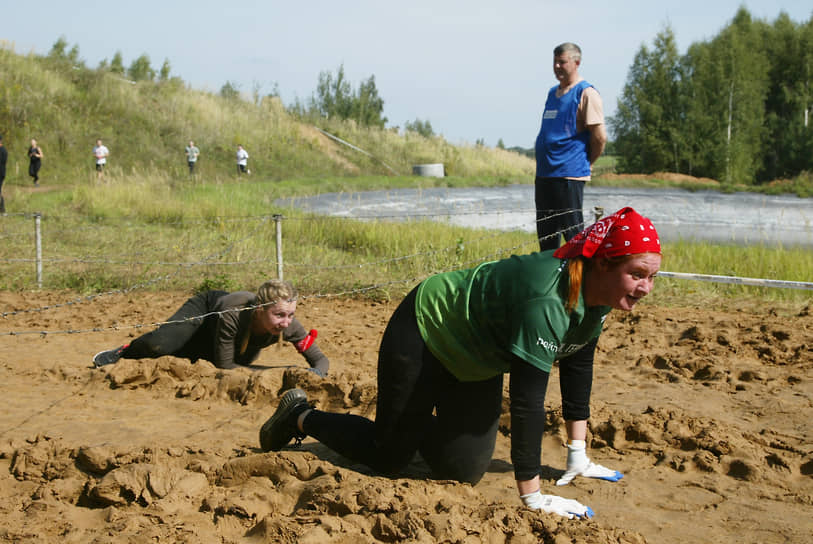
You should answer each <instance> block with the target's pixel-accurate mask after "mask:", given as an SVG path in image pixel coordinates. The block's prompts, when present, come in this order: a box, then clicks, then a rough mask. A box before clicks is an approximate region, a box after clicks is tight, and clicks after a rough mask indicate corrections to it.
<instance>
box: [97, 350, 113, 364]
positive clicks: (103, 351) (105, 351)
mask: <svg viewBox="0 0 813 544" xmlns="http://www.w3.org/2000/svg"><path fill="white" fill-rule="evenodd" d="M108 351H110V350H109V349H105V350H102V351H100V352H99V353H97V354H96V355H94V356H93V366H95V367H96V368H101V367H103V366H107V365H112V364H113V363H115V362H116V361H113V362H112V363H100V362H99V361H98V360H97V359H98V357H99V355H101V354H102V353H107V352H108Z"/></svg>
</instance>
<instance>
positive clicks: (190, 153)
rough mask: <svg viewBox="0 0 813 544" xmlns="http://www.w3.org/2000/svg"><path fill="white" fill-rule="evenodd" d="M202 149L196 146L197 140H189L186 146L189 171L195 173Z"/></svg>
mask: <svg viewBox="0 0 813 544" xmlns="http://www.w3.org/2000/svg"><path fill="white" fill-rule="evenodd" d="M198 155H200V149H198V148H197V147H195V142H193V141H192V140H189V145H188V146H186V163H187V164H188V165H189V173H190V174H194V173H195V163H196V162H197V161H198Z"/></svg>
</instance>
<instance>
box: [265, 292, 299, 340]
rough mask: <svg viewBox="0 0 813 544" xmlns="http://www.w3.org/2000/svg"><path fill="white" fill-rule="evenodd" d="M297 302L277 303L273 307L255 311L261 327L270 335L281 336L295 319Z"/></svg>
mask: <svg viewBox="0 0 813 544" xmlns="http://www.w3.org/2000/svg"><path fill="white" fill-rule="evenodd" d="M295 311H296V301H295V300H294V301H292V302H277V303H276V304H274V305H273V306H264V307H262V308H257V310H255V312H256V313H255V316H256V319H257V323H258V325H259V327H260V328H261V329H262V330H264V331H265V332H267V333H269V334H279V333H281V332H282V331H283V330H285V329H287V328H288V326H289V325H290V324H291V321H293V319H294V312H295Z"/></svg>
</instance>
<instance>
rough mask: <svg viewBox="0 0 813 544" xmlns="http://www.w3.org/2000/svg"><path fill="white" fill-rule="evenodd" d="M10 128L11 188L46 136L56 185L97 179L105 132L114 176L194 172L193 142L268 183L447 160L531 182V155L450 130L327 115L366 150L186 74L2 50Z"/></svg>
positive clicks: (204, 171) (222, 163)
mask: <svg viewBox="0 0 813 544" xmlns="http://www.w3.org/2000/svg"><path fill="white" fill-rule="evenodd" d="M0 97H2V100H0V133H2V135H3V137H4V141H5V145H6V147H7V148H8V150H9V176H8V178H7V179H8V181H9V182H11V183H16V182H18V181H19V182H27V181H28V178H27V157H26V150H27V148H28V142H29V140H30V139H31V138H36V139H37V140H38V142H39V144H40V146H41V147H42V149H43V153H44V155H45V158H44V161H43V169H42V173H41V176H42V178H43V183H46V184H56V185H60V184H71V185H73V184H77V183H90V182H91V181H92V180H93V158H92V155H91V149H92V147H93V145H94V142H95V140H96V138H102V139H103V141H104V143H105V145H106V146H107V147H108V148H109V149H110V158H109V165H108V170H109V173H110V174H111V177H112V178H114V179H118V180H126V179H127V177H128V176H130V175H133V174H137V175H139V176H144V175H150V174H152V173H156V174H157V173H160V174H161V175H169V176H170V177H173V178H175V177H177V178H183V177H184V176H186V177H188V172H187V170H186V162H185V156H184V147H185V145H186V143H187V142H188V141H189V140H190V139H191V140H194V141H195V143H196V145H197V146H198V147H199V148H200V150H201V157H200V162H199V170H200V175H201V177H203V178H204V179H206V180H218V179H220V178H227V177H233V176H234V175H235V174H234V172H235V160H234V154H235V151H236V147H237V144H242V145H243V146H244V147H245V148H246V149H247V150H248V152H249V153H250V155H251V158H250V161H249V163H250V168H251V170H252V171H253V173H254V174H255V175H257V176H259V177H262V178H264V179H286V178H296V177H322V176H331V177H334V176H351V175H352V176H355V175H364V174H366V175H385V176H390V175H393V174H397V175H409V174H411V171H412V166H413V165H415V164H423V163H440V162H442V163H444V164H445V166H446V171H447V174H448V175H450V176H463V177H477V176H487V177H496V178H502V179H504V180H506V181H509V180H516V181H524V182H528V181H529V179H531V177H532V176H533V162H532V160H531V159H529V158H528V157H524V156H521V155H519V154H517V153H514V152H511V151H506V150H502V149H494V148H486V147H483V146H455V145H451V144H449V143H448V142H446V141H445V140H444V139H443V138H442V137H433V138H425V137H423V136H420V135H418V134H416V133H412V132H408V133H406V134H400V133H398V132H396V131H393V130H388V129H371V128H367V127H358V126H356V125H355V124H354V123H352V122H347V121H338V120H324V122H322V123H320V125H319V127H318V128H320V129H323V130H325V131H327V132H329V133H331V134H334V135H336V136H337V137H339V138H340V139H342V140H344V141H347V142H349V143H351V144H353V145H354V146H356V147H358V148H360V149H362V150H364V151H366V152H367V153H369V155H371V156H372V157H371V156H369V155H365V154H364V153H361V152H359V151H356V150H353V149H352V148H350V147H348V146H345V145H342V144H340V143H338V142H336V141H335V140H332V139H330V138H328V137H327V136H325V135H324V134H323V133H322V132H320V131H319V130H317V127H316V126H314V125H312V124H309V123H307V122H302V121H301V120H300V119H298V118H296V117H294V116H292V115H291V114H290V113H289V112H287V111H286V109H285V107H284V106H283V104H282V103H281V102H280V100H279V99H278V98H276V97H262V98H261V99H260V100H258V103H251V102H248V101H246V100H242V99H240V98H232V99H228V98H224V97H221V96H219V95H215V94H212V93H208V92H203V91H199V90H194V89H192V88H190V87H189V86H188V85H187V84H185V83H184V82H183V81H182V80H180V79H179V78H170V79H168V80H166V81H140V82H137V83H134V82H132V81H128V80H127V79H125V78H123V77H121V76H119V75H118V74H115V73H112V72H110V71H108V70H104V69H89V68H87V67H85V66H84V65H82V64H81V63H80V64H76V63H75V62H71V61H70V60H69V59H66V58H52V57H43V56H37V55H33V54H29V55H19V54H17V53H15V52H14V51H13V49H11V48H10V47H0Z"/></svg>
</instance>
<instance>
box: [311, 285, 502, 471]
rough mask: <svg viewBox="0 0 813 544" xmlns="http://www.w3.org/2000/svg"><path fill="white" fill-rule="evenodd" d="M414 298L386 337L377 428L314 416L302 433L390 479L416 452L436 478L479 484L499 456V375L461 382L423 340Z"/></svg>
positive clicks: (349, 418) (362, 421) (355, 419)
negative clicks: (486, 378) (389, 476)
mask: <svg viewBox="0 0 813 544" xmlns="http://www.w3.org/2000/svg"><path fill="white" fill-rule="evenodd" d="M415 294H416V291H415V290H413V291H412V292H411V293H410V294H409V295H408V296H407V297H406V298H405V299H404V300H403V302H401V304H400V305H399V306H398V308H397V309H396V310H395V313H394V314H393V316H392V318H391V319H390V322H389V324H388V325H387V328H386V330H385V331H384V337H383V339H382V341H381V348H380V351H379V356H378V403H377V407H376V419H375V421H370V420H369V419H367V418H364V417H361V416H355V415H350V414H333V413H328V412H322V411H319V410H314V411H312V412H310V413H309V414H308V416H307V417H306V418H305V420H304V425H303V426H304V430H305V432H306V433H307V434H308V435H311V436H313V437H314V438H316V439H317V440H319V441H320V442H322V443H323V444H325V445H326V446H328V447H329V448H331V449H332V450H334V451H336V452H338V453H340V454H342V455H344V456H345V457H347V458H349V459H351V460H353V461H356V462H361V463H363V464H365V465H367V466H369V467H370V468H372V469H374V470H376V471H379V472H382V473H385V474H394V473H396V472H397V471H399V470H401V469H403V468H404V467H406V465H407V464H409V462H410V461H411V460H412V458H413V456H414V455H415V452H416V451H419V452H420V453H421V456H422V457H423V458H424V460H426V462H427V464H428V465H429V466H430V467H431V469H432V471H433V473H434V476H435V477H436V478H440V479H451V480H458V481H461V482H470V483H472V484H474V483H477V482H478V481H479V480H480V478H482V477H483V474H485V471H486V469H487V468H488V465H489V464H490V463H491V457H492V454H493V453H494V444H495V442H496V439H497V428H498V424H499V418H500V412H501V404H502V375H499V376H496V377H494V378H491V379H489V380H486V381H479V382H461V381H459V380H457V379H456V378H455V377H454V376H453V375H452V374H450V373H449V371H447V370H446V369H445V368H444V366H443V365H442V364H441V363H440V362H439V361H438V360H437V359H436V358H435V356H434V355H432V353H430V352H429V350H428V349H427V347H426V344H425V343H424V341H423V339H422V338H421V335H420V331H419V330H418V326H417V322H416V317H415ZM433 410H434V412H435V414H434V415H433Z"/></svg>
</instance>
